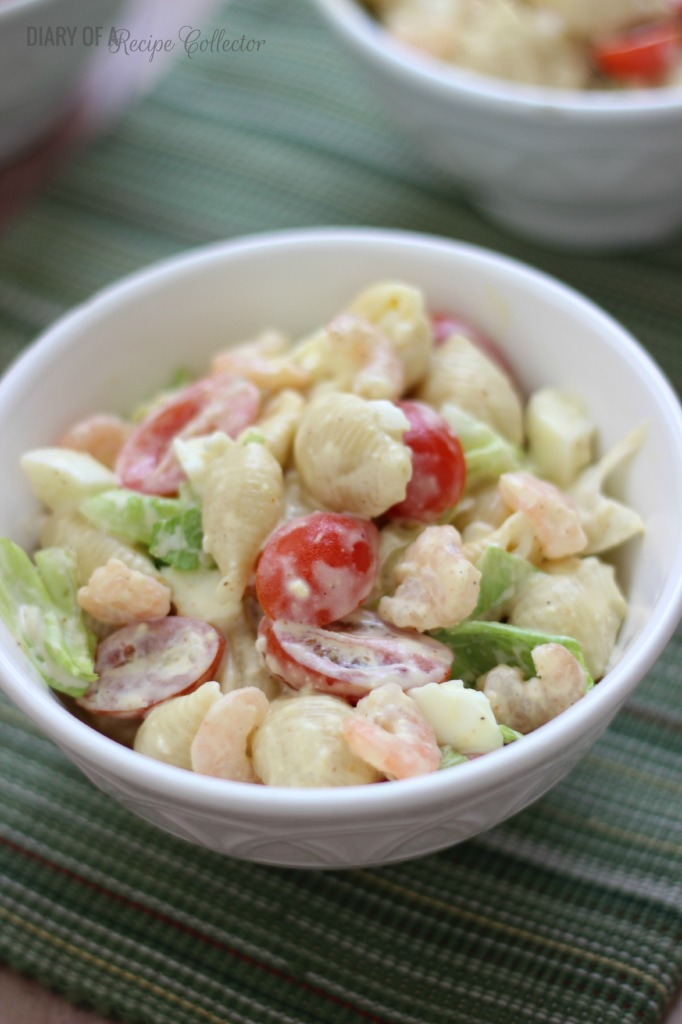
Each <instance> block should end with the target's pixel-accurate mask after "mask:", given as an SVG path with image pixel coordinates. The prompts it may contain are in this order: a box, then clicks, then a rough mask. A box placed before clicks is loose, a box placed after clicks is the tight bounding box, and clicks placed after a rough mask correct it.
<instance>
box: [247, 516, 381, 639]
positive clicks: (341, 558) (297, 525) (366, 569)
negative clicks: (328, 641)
mask: <svg viewBox="0 0 682 1024" xmlns="http://www.w3.org/2000/svg"><path fill="white" fill-rule="evenodd" d="M378 555H379V531H378V530H377V528H376V526H375V525H374V523H372V522H370V521H369V520H368V519H360V518H359V517H358V516H347V515H339V514H338V513H336V512H313V513H312V515H309V516H301V518H300V519H293V520H292V521H291V522H290V523H285V525H284V526H280V527H279V529H277V530H275V532H274V533H273V534H272V535H271V536H270V538H269V540H268V542H267V544H266V545H265V547H264V548H263V552H262V554H261V556H260V559H259V561H258V565H257V567H256V594H257V596H258V600H259V602H260V605H261V608H262V609H263V611H264V612H265V614H266V615H267V616H268V618H270V619H288V620H289V621H291V622H309V623H312V624H313V625H315V626H326V625H327V623H329V622H334V621H335V620H336V619H342V618H343V617H344V615H348V614H349V613H350V612H352V611H354V610H355V609H356V608H357V607H358V605H359V604H360V603H361V602H362V601H364V599H365V598H366V597H367V595H368V594H369V592H370V590H371V589H372V586H373V584H374V577H375V576H376V571H377V564H378Z"/></svg>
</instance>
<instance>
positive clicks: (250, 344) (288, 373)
mask: <svg viewBox="0 0 682 1024" xmlns="http://www.w3.org/2000/svg"><path fill="white" fill-rule="evenodd" d="M287 348H288V343H287V339H286V338H285V336H284V335H283V334H280V333H279V332H278V331H264V332H263V334H261V335H260V336H259V337H258V338H255V339H254V340H253V341H247V342H246V343H245V344H243V345H237V346H236V348H228V349H226V350H225V351H224V352H219V353H218V355H217V356H215V358H214V360H213V363H212V366H211V373H212V374H220V373H233V374H235V375H236V376H239V377H246V378H247V380H250V381H251V383H252V384H255V385H256V387H259V388H263V390H265V391H278V390H279V389H280V388H296V389H300V388H305V387H307V386H308V384H310V374H309V373H308V372H307V371H306V370H304V369H303V368H302V367H300V366H297V365H296V364H295V363H294V362H292V360H291V359H290V358H289V357H288V355H287Z"/></svg>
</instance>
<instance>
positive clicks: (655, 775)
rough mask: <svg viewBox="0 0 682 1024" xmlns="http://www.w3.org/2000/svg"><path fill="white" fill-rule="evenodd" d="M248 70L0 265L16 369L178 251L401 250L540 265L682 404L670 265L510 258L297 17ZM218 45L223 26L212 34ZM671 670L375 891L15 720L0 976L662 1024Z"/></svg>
mask: <svg viewBox="0 0 682 1024" xmlns="http://www.w3.org/2000/svg"><path fill="white" fill-rule="evenodd" d="M214 23H215V26H216V27H218V28H220V27H222V28H225V29H226V30H227V31H228V32H229V33H230V34H232V35H237V34H238V35H239V36H241V34H242V33H243V34H245V35H246V37H247V38H248V37H251V36H253V37H256V38H264V39H265V40H266V44H265V46H264V47H263V49H262V51H261V53H260V54H258V55H256V54H236V55H230V56H229V57H227V56H226V55H224V54H204V55H197V56H196V57H195V59H193V60H189V59H188V58H186V57H181V58H179V59H178V61H177V62H176V64H175V65H174V68H173V70H172V73H171V74H170V75H169V77H167V78H166V79H165V80H164V81H162V83H161V84H160V85H159V86H158V88H157V89H156V91H155V93H154V94H153V95H152V96H150V97H147V98H146V99H145V100H144V101H143V102H141V103H140V104H139V106H138V107H137V108H136V109H135V110H134V111H132V112H131V113H130V114H129V115H128V116H127V117H126V118H125V119H124V120H123V122H122V123H121V124H120V125H119V126H118V127H117V129H116V130H115V131H114V132H113V133H112V134H111V135H110V136H109V137H107V138H105V139H103V140H100V141H99V142H97V143H96V144H95V145H94V146H92V147H91V148H90V149H89V150H88V151H87V152H85V153H82V154H80V155H79V156H78V157H77V159H75V160H74V161H73V162H72V164H71V165H70V166H69V167H68V168H67V169H66V170H65V171H64V172H63V173H62V174H61V176H60V177H59V179H58V180H57V181H55V183H54V184H53V185H52V186H51V188H50V189H49V191H48V192H47V193H46V194H44V195H43V196H42V197H41V198H40V199H39V201H37V202H36V203H34V204H33V206H32V207H31V208H30V209H29V210H27V211H25V212H24V213H23V215H22V216H21V217H20V218H18V219H17V220H16V221H15V223H14V224H13V226H12V227H11V229H10V230H9V231H7V232H6V233H5V235H4V237H3V238H2V239H0V355H1V357H2V360H3V362H5V363H6V362H7V361H8V360H9V359H10V358H12V357H13V356H14V355H15V354H16V353H18V352H19V351H20V350H21V349H22V348H23V347H24V346H25V345H26V344H27V343H28V342H30V341H31V340H32V338H34V337H35V335H36V334H37V333H38V331H40V329H41V328H43V327H44V326H45V325H47V324H48V323H50V322H51V321H52V320H53V319H54V318H55V317H56V316H57V315H58V314H59V313H61V312H62V311H63V310H65V309H68V308H69V307H70V306H71V305H73V304H74V303H76V302H79V301H81V300H82V299H84V298H86V297H87V296H88V295H90V294H91V293H92V292H93V291H94V290H95V289H96V288H98V287H100V286H101V285H104V284H106V283H108V282H110V281H112V280H114V279H115V278H117V277H118V276H120V275H121V274H123V273H125V272H127V271H130V270H133V269H135V268H137V267H140V266H142V265H144V264H146V263H148V262H150V261H151V260H154V259H156V258H158V257H161V256H165V255H168V254H170V253H174V252H177V251H179V250H181V249H183V248H185V247H186V246H188V245H195V244H198V243H202V242H206V241H211V240H214V239H218V238H223V237H227V236H233V235H237V234H242V233H245V232H250V231H254V230H264V229H275V228H284V227H291V226H302V225H313V224H332V223H333V224H358V223H361V224H373V225H379V226H381V225H385V226H396V227H402V228H410V229H416V230H424V231H427V232H432V233H438V234H444V235H447V236H452V237H457V238H460V239H464V240H466V241H472V242H476V243H478V244H482V245H487V246H490V247H492V248H495V249H498V250H500V251H502V252H505V253H508V254H510V255H513V256H516V257H519V258H521V259H524V260H527V261H528V262H530V263H532V264H534V265H536V266H540V267H542V268H543V269H545V270H546V271H548V272H550V273H553V274H555V275H557V276H558V277H560V278H561V279H562V280H564V281H566V282H567V283H569V284H571V285H573V286H575V287H577V288H578V289H579V290H581V291H583V292H584V293H586V294H587V295H589V296H591V297H592V298H594V299H596V300H597V301H598V302H599V303H601V304H602V305H603V306H604V307H605V308H606V309H607V310H609V311H610V312H611V313H613V314H614V315H615V316H616V317H618V318H619V319H620V320H622V322H623V323H624V324H625V325H626V326H627V327H628V328H629V329H630V330H632V331H633V332H634V333H635V334H636V335H637V336H638V337H639V338H640V339H641V340H642V342H643V343H644V344H645V345H646V346H647V347H648V348H649V349H650V351H652V352H653V353H654V354H655V355H656V357H657V358H658V359H659V361H660V362H661V363H662V365H663V366H664V368H665V369H666V370H667V371H668V373H669V374H670V376H671V377H672V379H673V380H674V381H675V382H676V383H678V384H679V383H680V381H681V380H682V351H681V348H680V345H681V342H682V274H681V271H682V243H680V242H677V243H674V244H671V245H668V246H666V247H662V248H657V249H653V250H650V251H648V252H645V253H642V254H632V255H621V256H612V257H602V258H596V257H585V256H581V255H575V254H565V253H556V252H552V251H549V250H545V249H541V248H539V247H537V246H535V245H533V244H531V243H528V242H525V241H522V240H519V239H516V238H513V237H511V236H508V235H506V234H504V233H503V232H501V231H500V230H499V229H498V228H496V227H494V226H493V225H491V224H489V223H487V222H485V221H483V220H482V219H481V218H480V217H479V215H478V214H477V213H475V212H474V211H473V210H471V209H470V208H469V207H468V206H467V205H466V203H465V202H464V201H463V199H462V197H461V196H459V195H458V194H457V193H455V192H453V191H452V189H451V188H450V187H449V186H448V185H447V184H446V183H445V182H444V181H443V180H441V179H440V178H438V177H437V176H435V175H433V174H430V173H427V172H425V171H424V170H423V169H422V168H421V167H420V166H419V164H418V162H417V160H416V158H415V157H414V156H413V154H412V153H410V151H409V149H408V148H407V147H406V145H405V144H404V142H403V141H402V140H401V139H400V138H399V137H398V136H397V135H396V134H395V133H394V130H393V127H392V125H391V124H390V123H389V122H387V121H386V119H385V117H384V115H383V113H382V111H381V110H380V108H379V107H378V105H377V103H376V102H375V100H374V98H373V96H372V95H371V94H368V93H367V92H366V90H365V89H364V87H363V83H362V82H361V80H360V79H359V78H358V77H357V75H356V72H355V69H354V67H353V66H352V65H351V64H350V63H349V62H348V60H347V57H346V55H345V53H344V52H343V51H342V50H340V49H339V47H338V45H337V43H336V42H335V41H334V40H333V39H332V38H331V37H330V36H329V34H328V32H327V30H326V29H325V28H324V27H323V26H322V25H321V24H320V23H319V21H318V20H317V18H316V16H315V14H314V12H313V11H312V9H311V8H310V7H309V6H308V5H307V4H306V3H305V2H304V0H235V2H233V3H232V4H231V5H230V6H229V7H227V8H226V9H225V10H224V11H220V12H219V15H218V16H216V17H215V18H214ZM201 28H202V29H203V30H204V31H205V32H206V33H208V32H210V31H212V29H213V25H212V24H211V25H209V24H206V25H202V26H201ZM681 657H682V646H681V642H680V639H679V638H678V639H676V640H675V641H674V642H673V643H672V644H671V645H670V646H669V648H668V650H667V651H666V652H665V654H664V655H663V657H662V658H661V660H660V662H659V664H658V665H657V667H656V668H655V670H654V671H652V672H651V673H650V675H649V677H648V678H647V679H646V680H645V681H644V683H643V684H642V686H641V687H640V689H639V690H638V692H637V694H636V695H635V696H634V697H633V699H632V700H631V701H630V702H629V704H628V705H627V706H626V708H625V709H624V710H623V711H622V712H621V714H620V715H619V716H618V717H617V719H616V720H615V722H614V724H613V725H612V727H611V728H610V730H609V731H608V733H607V734H606V735H605V736H604V738H603V739H602V740H601V742H600V743H599V744H598V745H597V746H596V747H595V748H594V750H593V752H592V753H591V754H590V755H589V756H588V757H587V759H586V760H585V761H584V762H583V763H582V764H581V765H580V766H579V767H578V768H577V769H576V770H575V771H574V772H573V773H572V774H571V775H570V777H569V778H568V779H567V780H565V781H564V782H563V783H562V784H560V785H559V786H557V787H556V789H554V790H553V791H552V792H551V793H550V794H549V795H548V796H546V797H545V798H544V799H542V800H541V801H540V802H539V803H537V804H536V805H535V806H534V807H533V808H531V809H530V810H528V811H526V812H524V813H522V814H520V815H518V816H517V817H515V818H514V819H512V820H511V821H509V822H507V823H506V824H504V825H502V826H500V827H498V828H497V829H495V830H493V831H491V832H489V833H488V834H486V835H484V836H481V837H480V838H478V839H476V840H474V841H471V842H468V843H465V844H463V845H461V846H458V847H455V848H453V849H451V850H448V851H446V852H443V853H440V854H438V855H435V856H432V857H428V858H425V859H422V860H419V861H414V862H412V863H409V864H405V865H399V866H393V867H389V868H384V869H381V870H362V871H349V872H346V873H342V872H338V873H329V874H321V873H314V872H298V871H280V870H274V869H269V868H263V867H256V866H251V865H248V864H245V863H241V862H238V861H234V860H230V859H227V858H222V857H220V856H217V855H214V854H212V853H209V852H206V851H204V850H201V849H199V848H195V847H192V846H189V845H187V844H185V843H183V842H181V841H179V840H175V839H172V838H170V837H168V836H166V835H164V834H162V833H161V832H158V831H156V830H155V829H152V828H151V827H148V826H146V825H145V824H143V823H142V822H141V821H138V820H137V819H136V818H133V817H132V816H131V815H130V814H129V813H128V812H127V811H125V810H123V809H122V808H120V807H118V806H117V805H115V804H113V803H112V802H111V800H110V799H109V798H107V797H106V796H104V795H102V794H101V793H99V792H98V791H97V790H95V789H94V788H93V787H92V786H91V785H90V783H89V782H88V781H87V780H86V779H85V778H84V777H82V776H81V775H80V774H79V773H78V772H77V771H76V770H75V769H74V768H73V767H71V765H70V764H69V763H68V762H67V761H66V760H65V759H64V757H63V756H62V755H61V754H60V753H59V751H58V750H57V749H56V748H55V747H54V746H53V745H52V744H51V743H50V742H48V741H47V740H46V739H44V738H43V737H42V736H41V735H39V734H38V733H37V732H36V731H35V730H34V729H33V727H32V726H31V724H30V723H29V722H28V721H27V720H26V719H25V718H24V717H23V716H22V715H21V714H20V713H19V712H18V711H16V710H15V709H14V708H12V707H10V706H9V705H8V704H6V703H4V702H2V701H0V779H1V780H2V788H1V790H0V794H1V795H0V878H1V881H0V957H1V958H2V959H4V960H6V961H7V962H8V963H9V964H11V965H13V966H14V967H16V968H17V969H19V970H21V971H24V972H26V973H28V974H31V975H34V976H36V977H38V978H40V979H42V980H43V981H44V982H45V983H46V984H48V985H51V986H53V987H55V988H57V989H59V990H61V991H63V992H65V993H66V994H67V995H68V996H70V997H71V998H72V999H73V1000H74V1001H77V1002H83V1003H87V1004H90V1005H93V1006H96V1007H98V1008H99V1009H100V1010H101V1011H103V1012H105V1013H108V1014H111V1015H113V1016H116V1017H119V1018H121V1019H122V1020H124V1021H139V1022H144V1024H201V1022H214V1024H218V1022H219V1024H314V1022H321V1024H324V1022H326V1021H330V1020H331V1021H338V1022H340V1024H341V1022H346V1021H347V1022H355V1021H363V1020H365V1021H375V1022H385V1024H431V1022H434V1024H516V1022H531V1024H532V1022H543V1024H639V1022H644V1024H654V1022H659V1021H661V1020H662V1019H663V1016H664V1014H665V1010H666V1008H667V1007H668V1006H669V1004H670V1001H671V999H672V997H673V995H674V993H675V991H676V989H677V988H678V986H679V984H680V982H681V981H682V742H681V739H682V668H681V667H680V658H681Z"/></svg>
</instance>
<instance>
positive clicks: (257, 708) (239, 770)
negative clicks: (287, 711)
mask: <svg viewBox="0 0 682 1024" xmlns="http://www.w3.org/2000/svg"><path fill="white" fill-rule="evenodd" d="M268 707H269V701H268V698H267V697H266V696H265V694H264V693H263V691H262V690H259V689H258V688H257V687H256V686H245V687H243V688H242V689H241V690H231V691H230V693H226V694H224V695H223V696H222V697H219V698H218V700H217V701H216V702H215V703H214V704H213V705H211V707H210V708H209V709H208V712H207V713H206V715H205V717H204V718H203V719H202V722H201V724H200V726H199V728H198V729H197V732H196V734H195V736H194V739H193V740H192V747H191V759H192V770H193V771H195V772H199V773H200V774H201V775H212V776H213V777H214V778H217V779H232V780H233V781H234V782H259V781H260V780H259V779H258V776H257V775H256V772H255V770H254V767H253V761H252V759H251V739H252V737H253V734H254V733H255V731H256V729H258V727H259V726H260V724H261V722H262V721H263V719H264V718H265V714H266V712H267V710H268Z"/></svg>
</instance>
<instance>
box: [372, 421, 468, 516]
mask: <svg viewBox="0 0 682 1024" xmlns="http://www.w3.org/2000/svg"><path fill="white" fill-rule="evenodd" d="M396 405H397V406H398V408H399V409H401V410H402V411H403V412H404V413H405V415H406V416H407V418H408V420H409V421H410V428H409V430H407V431H406V432H405V433H404V434H403V443H404V444H406V445H407V447H408V448H409V449H410V451H411V453H412V476H411V477H410V480H409V482H408V484H407V493H406V494H405V497H404V499H403V500H402V501H401V502H398V504H397V505H393V506H392V507H391V508H389V510H388V512H387V513H386V514H387V515H388V516H390V517H391V518H392V519H412V520H416V521H417V522H420V523H432V522H434V521H435V520H436V519H437V518H438V516H440V515H441V514H442V513H443V512H444V511H445V510H446V509H447V508H452V506H453V505H456V504H457V502H458V501H459V499H460V497H461V496H462V492H463V490H464V484H465V482H466V462H465V460H464V452H463V451H462V446H461V444H460V443H459V440H458V439H457V438H456V437H455V435H454V433H453V432H452V430H451V429H450V427H449V426H448V424H447V423H446V422H445V420H444V419H443V417H442V416H440V415H439V414H438V413H437V412H434V410H433V409H432V408H431V406H429V405H425V404H424V403H423V402H412V401H406V402H397V403H396Z"/></svg>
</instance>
